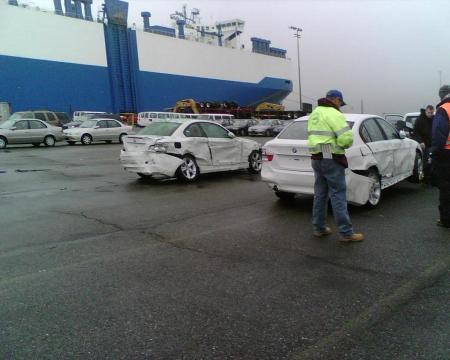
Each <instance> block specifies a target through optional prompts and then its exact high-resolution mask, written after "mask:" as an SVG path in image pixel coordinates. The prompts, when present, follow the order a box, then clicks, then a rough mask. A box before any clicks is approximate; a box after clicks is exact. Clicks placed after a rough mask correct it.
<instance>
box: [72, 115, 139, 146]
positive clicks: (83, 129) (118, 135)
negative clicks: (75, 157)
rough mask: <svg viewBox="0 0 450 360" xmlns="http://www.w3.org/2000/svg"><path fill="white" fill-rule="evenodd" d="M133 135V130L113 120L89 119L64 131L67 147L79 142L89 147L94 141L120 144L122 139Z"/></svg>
mask: <svg viewBox="0 0 450 360" xmlns="http://www.w3.org/2000/svg"><path fill="white" fill-rule="evenodd" d="M132 133H133V128H132V127H131V126H129V125H124V124H122V123H121V122H119V121H117V120H114V119H91V120H86V121H84V122H83V123H82V124H81V125H80V126H79V127H75V128H70V129H66V130H64V135H65V137H66V141H67V142H68V143H69V145H73V144H75V143H76V142H81V143H82V144H83V145H89V144H91V143H92V142H94V141H106V142H107V143H111V142H112V141H118V142H120V143H122V141H123V137H124V136H125V135H129V134H132Z"/></svg>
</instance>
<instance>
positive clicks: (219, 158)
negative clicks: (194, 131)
mask: <svg viewBox="0 0 450 360" xmlns="http://www.w3.org/2000/svg"><path fill="white" fill-rule="evenodd" d="M201 127H202V129H203V130H204V131H205V133H206V135H207V136H208V143H209V149H210V151H211V156H212V163H213V165H214V166H226V165H233V164H239V163H240V162H241V157H242V144H241V142H240V141H239V140H238V139H235V138H230V137H229V135H228V131H227V130H226V129H224V128H223V127H221V126H219V125H216V124H212V123H202V124H201Z"/></svg>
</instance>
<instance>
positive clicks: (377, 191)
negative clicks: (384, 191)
mask: <svg viewBox="0 0 450 360" xmlns="http://www.w3.org/2000/svg"><path fill="white" fill-rule="evenodd" d="M367 177H369V178H370V179H373V180H374V182H373V184H372V186H371V188H370V190H369V199H368V200H367V204H366V205H367V206H369V207H376V206H377V205H378V204H379V203H380V200H381V179H380V175H379V174H378V171H376V170H375V169H370V170H369V174H368V175H367Z"/></svg>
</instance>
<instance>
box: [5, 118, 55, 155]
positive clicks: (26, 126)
mask: <svg viewBox="0 0 450 360" xmlns="http://www.w3.org/2000/svg"><path fill="white" fill-rule="evenodd" d="M61 140H64V134H63V132H62V128H60V127H57V126H53V125H50V124H47V123H46V122H44V121H42V120H38V119H10V120H7V121H4V122H2V123H0V149H4V148H6V147H7V146H8V144H11V145H12V144H33V145H34V146H39V145H40V144H41V143H44V145H45V146H55V143H56V142H57V141H61Z"/></svg>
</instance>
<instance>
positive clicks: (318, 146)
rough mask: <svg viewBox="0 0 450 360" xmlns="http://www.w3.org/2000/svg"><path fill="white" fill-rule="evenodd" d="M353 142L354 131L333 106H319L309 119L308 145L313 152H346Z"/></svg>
mask: <svg viewBox="0 0 450 360" xmlns="http://www.w3.org/2000/svg"><path fill="white" fill-rule="evenodd" d="M352 144H353V133H352V130H351V129H350V127H349V126H348V124H347V120H346V119H345V117H344V115H342V113H341V112H340V111H339V110H336V109H335V108H334V107H331V106H318V107H316V108H315V109H314V111H313V112H312V113H311V115H310V116H309V119H308V147H309V152H310V153H311V154H318V153H324V152H325V151H326V150H325V149H327V150H331V153H332V154H341V155H342V154H345V149H347V148H349V147H350V146H352Z"/></svg>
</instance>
